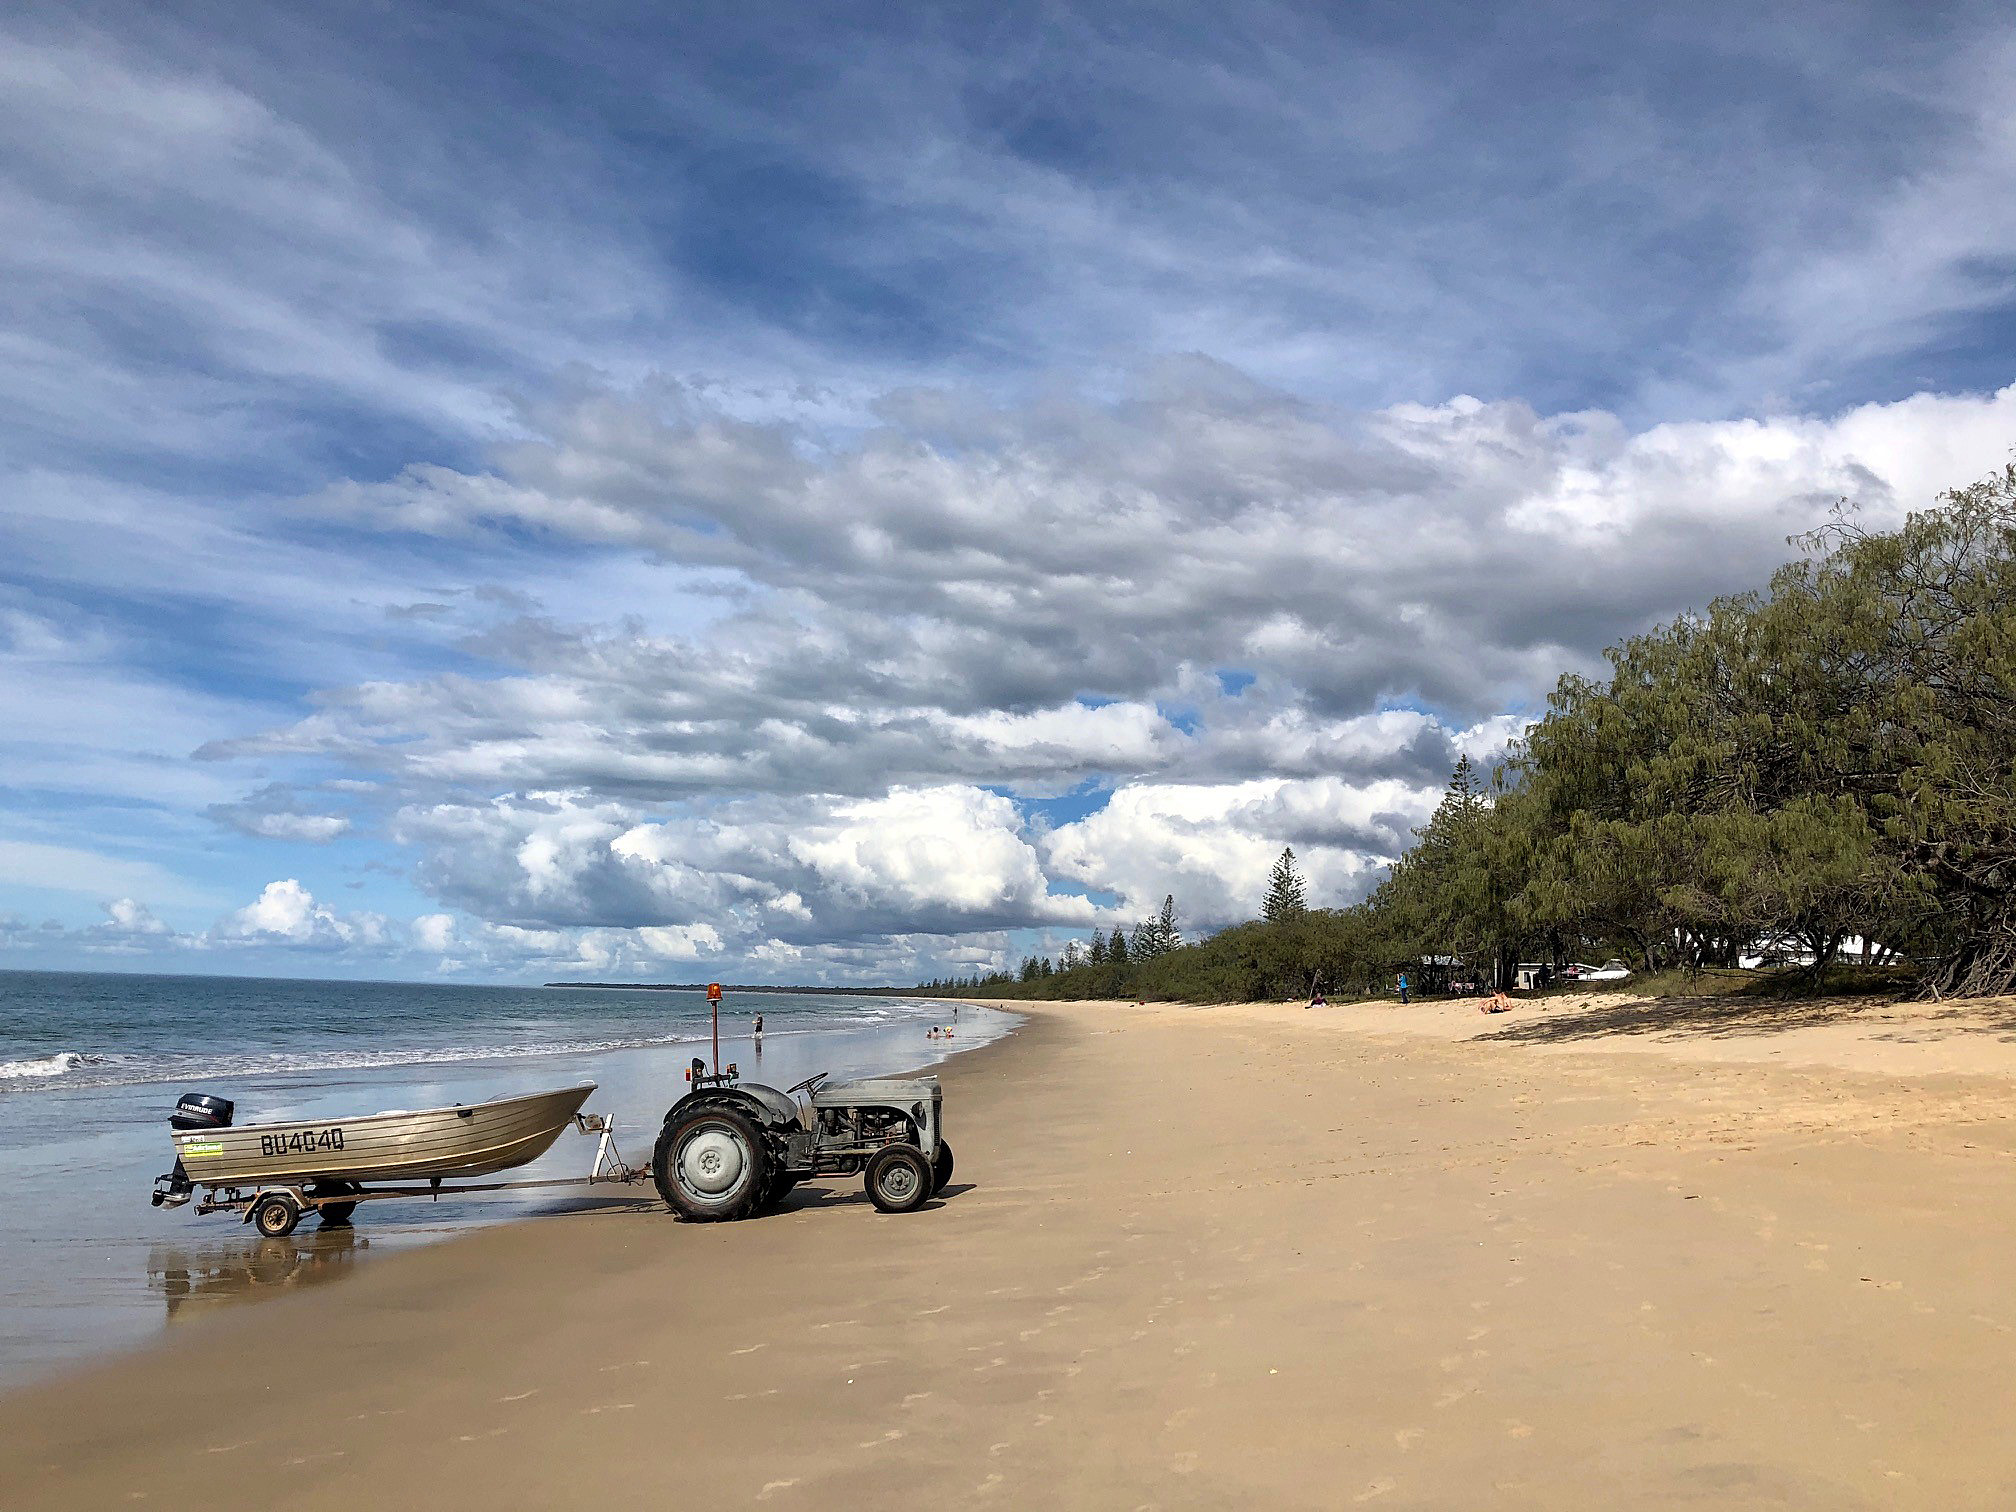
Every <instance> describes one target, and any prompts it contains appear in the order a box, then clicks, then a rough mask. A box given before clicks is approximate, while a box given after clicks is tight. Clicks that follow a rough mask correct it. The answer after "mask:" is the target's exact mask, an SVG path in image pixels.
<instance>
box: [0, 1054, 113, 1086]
mask: <svg viewBox="0 0 2016 1512" xmlns="http://www.w3.org/2000/svg"><path fill="white" fill-rule="evenodd" d="M97 1064H99V1060H98V1057H97V1056H95V1055H84V1054H82V1053H81V1052H79V1051H76V1050H59V1051H57V1052H56V1054H54V1055H45V1056H43V1057H41V1058H40V1059H39V1060H10V1061H0V1079H4V1080H7V1081H30V1080H41V1079H43V1078H45V1077H51V1076H61V1075H63V1074H64V1073H65V1072H66V1071H69V1070H71V1069H72V1068H74V1067H77V1066H95V1065H97Z"/></svg>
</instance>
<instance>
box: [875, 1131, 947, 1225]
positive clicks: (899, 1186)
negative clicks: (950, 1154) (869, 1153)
mask: <svg viewBox="0 0 2016 1512" xmlns="http://www.w3.org/2000/svg"><path fill="white" fill-rule="evenodd" d="M864 1181H865V1184H866V1186H867V1188H868V1200H869V1201H870V1202H872V1203H874V1204H875V1206H876V1207H877V1208H878V1209H880V1210H881V1211H882V1212H885V1213H911V1212H915V1211H916V1210H917V1209H918V1208H920V1207H922V1206H923V1205H924V1204H925V1203H927V1202H929V1201H930V1200H931V1162H929V1161H928V1160H926V1159H925V1158H924V1152H923V1151H922V1150H920V1149H918V1148H917V1146H915V1145H907V1144H898V1145H890V1146H889V1147H888V1148H887V1149H883V1150H878V1151H876V1152H875V1157H874V1159H872V1160H870V1161H869V1162H868V1173H867V1176H866V1177H865V1178H864Z"/></svg>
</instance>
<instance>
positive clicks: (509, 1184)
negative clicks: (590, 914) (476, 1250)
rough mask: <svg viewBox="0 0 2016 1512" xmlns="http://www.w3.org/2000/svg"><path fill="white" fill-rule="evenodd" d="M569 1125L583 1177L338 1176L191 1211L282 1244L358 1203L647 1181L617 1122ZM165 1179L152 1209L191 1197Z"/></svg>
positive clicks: (240, 1188)
mask: <svg viewBox="0 0 2016 1512" xmlns="http://www.w3.org/2000/svg"><path fill="white" fill-rule="evenodd" d="M573 1122H574V1128H575V1132H577V1133H580V1134H592V1135H594V1136H596V1140H595V1163H594V1164H593V1165H592V1166H591V1167H590V1168H589V1171H588V1174H587V1175H586V1176H549V1177H543V1178H541V1179H540V1180H537V1181H483V1182H466V1181H458V1182H452V1183H451V1182H449V1181H448V1180H447V1179H446V1178H444V1177H441V1176H429V1177H426V1178H425V1179H424V1180H423V1181H421V1182H417V1183H416V1182H405V1183H396V1182H395V1183H385V1184H379V1185H369V1186H367V1185H365V1184H364V1183H362V1182H357V1181H349V1180H346V1179H344V1178H342V1177H339V1176H307V1177H303V1178H300V1179H297V1180H293V1181H268V1182H258V1183H238V1184H229V1183H226V1184H222V1185H218V1186H212V1187H206V1188H205V1189H204V1190H203V1192H202V1193H201V1194H200V1195H197V1196H196V1197H195V1203H194V1211H196V1212H198V1213H237V1214H239V1215H240V1218H241V1221H242V1222H246V1223H250V1224H251V1225H252V1226H253V1227H254V1228H256V1229H258V1231H259V1232H260V1233H261V1234H262V1235H264V1236H265V1237H267V1238H269V1239H281V1238H285V1237H286V1236H287V1235H288V1234H291V1233H293V1232H294V1230H295V1228H296V1227H297V1226H298V1225H299V1224H300V1222H301V1220H302V1219H303V1218H304V1217H306V1216H307V1215H308V1214H309V1213H314V1214H315V1215H316V1216H317V1217H319V1218H320V1219H321V1220H322V1223H323V1225H324V1226H325V1227H330V1228H338V1227H342V1226H343V1225H346V1224H348V1223H349V1221H350V1215H351V1214H352V1213H353V1212H355V1211H356V1208H357V1204H358V1203H360V1202H379V1201H383V1200H385V1199H387V1198H392V1197H427V1198H432V1199H434V1200H436V1201H439V1200H440V1199H441V1198H442V1197H463V1196H473V1195H477V1194H480V1193H484V1192H522V1191H530V1190H532V1189H534V1188H539V1187H570V1186H622V1185H629V1184H632V1183H635V1182H640V1181H648V1180H650V1179H651V1168H650V1167H649V1166H632V1165H627V1164H625V1163H624V1160H623V1157H622V1154H621V1152H620V1151H618V1150H617V1148H616V1119H615V1116H614V1115H613V1114H608V1113H576V1114H575V1115H574V1119H573ZM169 1179H170V1178H168V1177H165V1176H164V1177H161V1178H159V1179H158V1180H157V1181H156V1183H155V1189H154V1205H155V1206H156V1207H164V1206H165V1207H179V1206H181V1204H182V1203H184V1202H188V1201H189V1200H190V1197H191V1193H190V1192H189V1191H188V1190H187V1189H186V1188H185V1189H183V1190H181V1191H179V1192H177V1191H175V1190H173V1189H172V1188H170V1187H169V1186H166V1185H164V1183H167V1182H168V1181H169Z"/></svg>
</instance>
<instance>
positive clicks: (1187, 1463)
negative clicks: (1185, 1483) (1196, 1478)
mask: <svg viewBox="0 0 2016 1512" xmlns="http://www.w3.org/2000/svg"><path fill="white" fill-rule="evenodd" d="M1169 1468H1170V1469H1171V1470H1174V1471H1175V1472H1176V1473H1177V1474H1178V1475H1188V1474H1190V1472H1191V1471H1193V1470H1195V1469H1196V1468H1197V1455H1196V1451H1194V1450H1190V1449H1186V1450H1184V1451H1183V1452H1182V1453H1181V1454H1179V1455H1177V1456H1176V1458H1174V1459H1173V1460H1171V1461H1169Z"/></svg>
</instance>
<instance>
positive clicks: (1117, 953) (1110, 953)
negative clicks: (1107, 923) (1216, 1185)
mask: <svg viewBox="0 0 2016 1512" xmlns="http://www.w3.org/2000/svg"><path fill="white" fill-rule="evenodd" d="M1106 959H1107V960H1109V961H1111V962H1112V963H1113V964H1114V965H1116V966H1125V965H1126V964H1127V934H1126V931H1124V930H1123V929H1121V928H1120V926H1119V925H1117V924H1116V925H1114V926H1113V938H1112V939H1110V940H1108V941H1107V942H1106Z"/></svg>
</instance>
